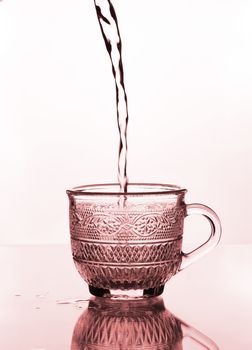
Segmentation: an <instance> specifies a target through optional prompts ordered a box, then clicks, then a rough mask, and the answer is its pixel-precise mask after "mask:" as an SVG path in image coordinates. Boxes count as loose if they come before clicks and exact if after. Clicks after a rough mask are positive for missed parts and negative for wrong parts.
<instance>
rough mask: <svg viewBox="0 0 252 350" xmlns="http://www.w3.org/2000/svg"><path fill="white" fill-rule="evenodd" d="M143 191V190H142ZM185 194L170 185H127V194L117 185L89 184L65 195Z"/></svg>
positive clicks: (73, 189)
mask: <svg viewBox="0 0 252 350" xmlns="http://www.w3.org/2000/svg"><path fill="white" fill-rule="evenodd" d="M131 187H136V188H137V187H138V188H143V190H138V191H131V190H130V188H131ZM109 188H110V189H112V188H113V189H114V188H115V189H117V190H115V191H109ZM144 189H145V190H144ZM183 192H184V193H186V192H187V189H185V188H183V187H180V186H177V185H171V184H160V183H129V184H128V191H127V192H120V188H119V184H118V183H105V184H91V185H82V186H77V187H73V188H71V189H68V190H67V191H66V193H67V194H68V195H69V196H110V197H111V196H127V197H134V196H152V195H168V194H169V195H170V194H174V195H178V194H180V193H183Z"/></svg>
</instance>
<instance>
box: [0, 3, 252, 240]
mask: <svg viewBox="0 0 252 350" xmlns="http://www.w3.org/2000/svg"><path fill="white" fill-rule="evenodd" d="M114 4H115V6H116V9H117V11H118V17H119V20H120V29H121V35H122V39H123V59H124V64H125V79H126V84H127V85H126V87H127V91H128V98H129V112H130V121H129V129H128V130H129V140H128V141H129V158H128V164H129V165H128V174H129V178H130V180H131V181H132V182H134V181H142V182H148V181H149V182H164V183H174V184H178V185H182V186H185V187H186V188H188V189H189V192H188V194H187V202H188V203H190V202H201V203H204V204H207V205H209V206H210V207H212V208H213V209H214V210H216V212H217V213H218V214H219V216H220V218H221V221H222V224H223V229H224V234H223V239H222V243H231V244H235V243H236V244H237V243H252V239H251V234H250V233H251V231H252V220H251V218H250V215H249V214H250V207H251V204H250V201H251V194H252V187H251V178H252V157H251V151H252V140H251V130H252V118H251V115H252V102H251V101H252V98H251V97H252V96H251V91H252V79H251V78H252V66H251V61H252V47H251V36H252V22H251V16H252V3H250V2H247V1H240V0H234V1H232V2H230V1H227V0H225V1H224V0H218V1H211V2H209V1H208V2H207V1H201V0H192V1H190V2H188V1H185V0H181V1H180V2H169V1H167V0H158V1H156V2H153V1H146V0H145V1H144V0H138V1H133V0H129V1H119V0H115V1H114ZM133 11H134V12H133ZM0 77H1V79H0V99H1V103H0V118H1V138H0V152H1V153H0V160H1V172H0V177H1V181H0V192H1V202H0V211H1V221H0V231H1V236H0V244H12V243H15V244H20V243H21V244H23V243H24V244H25V243H64V242H68V240H69V232H68V213H67V211H68V202H67V197H66V194H65V189H66V188H67V187H71V186H77V185H82V184H87V183H100V182H111V181H114V182H115V181H116V175H117V151H118V133H117V128H116V114H115V113H116V112H115V91H114V83H113V79H112V74H111V67H110V63H109V58H108V55H107V53H106V50H105V47H104V43H103V40H102V37H101V33H100V29H99V26H98V23H97V18H96V14H95V10H94V5H93V1H81V0H72V1H71V2H69V1H66V0H61V1H59V0H53V1H51V0H50V1H49V0H44V1H40V0H39V1H32V0H23V1H22V2H20V1H17V0H12V1H1V2H0ZM186 230H187V231H190V232H194V233H193V234H192V235H191V237H192V241H195V242H196V241H198V237H197V236H198V234H201V232H202V231H205V232H206V234H207V232H208V226H207V223H205V222H204V220H203V219H202V220H201V219H200V218H192V219H190V222H189V220H188V221H187V222H186ZM202 238H203V236H202ZM192 243H193V242H192Z"/></svg>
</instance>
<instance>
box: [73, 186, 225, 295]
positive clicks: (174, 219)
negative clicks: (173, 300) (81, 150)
mask: <svg viewBox="0 0 252 350" xmlns="http://www.w3.org/2000/svg"><path fill="white" fill-rule="evenodd" d="M185 193H186V190H185V189H183V188H180V187H178V186H174V185H160V184H129V186H128V192H127V193H120V192H119V186H118V185H116V184H108V185H90V186H81V187H76V188H74V189H72V190H68V191H67V194H68V196H69V201H70V208H69V211H70V234H71V246H72V253H73V259H74V262H75V265H76V267H77V270H78V271H79V273H80V275H81V276H82V278H83V279H84V280H85V281H86V282H87V283H88V285H89V290H90V292H91V293H92V294H94V295H96V296H104V297H116V298H135V297H148V296H157V295H159V294H161V293H162V291H163V288H164V284H165V283H166V282H167V281H168V280H169V279H170V278H171V277H172V276H173V275H175V274H176V273H177V272H178V271H180V270H181V269H183V268H184V267H186V266H188V265H189V264H190V263H191V262H192V261H193V260H195V258H196V257H198V256H200V255H202V254H204V253H206V252H207V251H208V250H209V249H212V248H213V247H214V246H215V245H216V244H217V243H218V241H219V238H220V234H221V227H220V222H219V219H218V217H217V215H216V214H215V213H214V212H213V211H212V210H211V209H210V208H208V207H206V206H203V205H202V204H191V205H186V204H185ZM195 211H196V212H195ZM190 213H196V214H202V215H204V216H205V217H206V218H208V220H209V222H210V225H211V235H210V237H209V239H208V241H207V242H206V243H205V244H203V245H201V246H200V247H198V248H197V249H195V250H194V251H193V252H191V253H189V254H184V253H183V252H182V238H183V228H184V218H185V217H186V216H187V215H189V214H190Z"/></svg>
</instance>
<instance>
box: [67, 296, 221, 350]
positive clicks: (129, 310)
mask: <svg viewBox="0 0 252 350" xmlns="http://www.w3.org/2000/svg"><path fill="white" fill-rule="evenodd" d="M184 337H190V338H191V339H192V340H193V341H194V342H196V343H197V344H198V346H200V345H201V347H202V349H208V350H218V347H217V345H216V344H215V343H214V342H213V341H212V340H210V339H209V338H208V337H206V336H205V335H203V334H202V333H200V332H199V331H197V330H196V329H194V328H192V327H191V326H189V325H187V324H185V323H184V322H182V321H180V320H179V319H178V318H176V317H175V316H174V315H172V314H171V313H170V312H169V311H168V310H167V309H166V308H165V307H164V303H163V299H161V298H153V299H150V300H146V299H143V300H120V301H118V300H113V299H105V300H104V299H101V298H94V299H93V300H91V301H90V302H89V307H88V309H87V310H85V311H84V312H83V314H82V315H81V317H80V318H79V320H78V321H77V323H76V325H75V328H74V332H73V337H72V346H71V350H84V349H85V350H91V349H92V350H94V349H95V350H105V349H106V350H107V349H109V350H133V349H134V350H135V349H143V350H183V338H184ZM201 347H197V349H198V348H199V349H200V348H201Z"/></svg>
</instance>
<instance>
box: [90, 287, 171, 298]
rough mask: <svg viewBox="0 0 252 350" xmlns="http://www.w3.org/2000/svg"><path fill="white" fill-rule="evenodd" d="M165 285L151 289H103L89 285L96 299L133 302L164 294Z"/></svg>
mask: <svg viewBox="0 0 252 350" xmlns="http://www.w3.org/2000/svg"><path fill="white" fill-rule="evenodd" d="M163 290H164V285H162V286H158V287H156V288H149V289H136V290H133V289H130V290H121V289H103V288H97V287H93V286H91V285H89V292H90V293H91V294H92V295H94V296H96V297H103V298H110V299H119V300H125V299H126V300H133V299H145V298H151V297H157V296H159V295H160V294H162V293H163Z"/></svg>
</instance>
